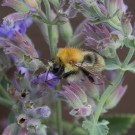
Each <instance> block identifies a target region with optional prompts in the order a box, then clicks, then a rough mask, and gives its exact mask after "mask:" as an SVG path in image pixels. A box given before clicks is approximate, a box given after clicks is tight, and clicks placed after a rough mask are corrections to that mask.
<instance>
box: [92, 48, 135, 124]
mask: <svg viewBox="0 0 135 135" xmlns="http://www.w3.org/2000/svg"><path fill="white" fill-rule="evenodd" d="M133 54H134V49H133V48H131V49H130V50H129V52H128V55H127V57H126V59H125V61H124V63H123V65H122V66H126V65H127V64H128V63H129V61H130V60H131V58H132V56H133ZM124 73H125V71H122V70H120V72H119V74H118V76H117V77H116V79H115V80H114V81H113V82H112V85H109V86H108V88H107V89H106V90H105V92H104V93H103V95H102V96H101V98H100V100H99V103H98V106H97V110H96V112H95V114H94V118H95V121H96V122H98V119H99V117H100V114H101V113H102V109H103V106H104V104H105V102H106V100H107V98H108V97H109V96H110V94H111V93H112V92H113V90H114V89H115V88H116V86H117V85H118V84H119V83H120V81H121V79H122V77H123V75H124Z"/></svg>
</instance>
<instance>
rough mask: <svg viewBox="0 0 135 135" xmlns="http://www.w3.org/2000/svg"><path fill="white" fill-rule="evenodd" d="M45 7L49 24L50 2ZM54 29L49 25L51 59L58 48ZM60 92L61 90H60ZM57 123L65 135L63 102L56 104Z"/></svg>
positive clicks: (44, 0) (60, 134)
mask: <svg viewBox="0 0 135 135" xmlns="http://www.w3.org/2000/svg"><path fill="white" fill-rule="evenodd" d="M43 2H44V5H45V7H46V16H47V19H48V20H49V22H51V8H50V3H49V1H48V0H43ZM52 34H53V29H52V25H51V24H50V25H49V24H48V38H49V49H50V55H51V58H53V57H54V56H55V52H56V46H55V45H54V44H53V38H52V37H53V36H52ZM58 90H59V88H58ZM56 123H57V130H58V134H59V135H63V125H62V106H61V101H57V102H56Z"/></svg>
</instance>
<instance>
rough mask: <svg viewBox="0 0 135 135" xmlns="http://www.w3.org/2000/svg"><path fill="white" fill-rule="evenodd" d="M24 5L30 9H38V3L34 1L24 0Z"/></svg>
mask: <svg viewBox="0 0 135 135" xmlns="http://www.w3.org/2000/svg"><path fill="white" fill-rule="evenodd" d="M25 3H27V4H28V5H29V6H30V7H32V8H38V3H37V1H36V0H25Z"/></svg>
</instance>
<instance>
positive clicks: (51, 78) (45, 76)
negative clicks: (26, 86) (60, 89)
mask: <svg viewBox="0 0 135 135" xmlns="http://www.w3.org/2000/svg"><path fill="white" fill-rule="evenodd" d="M32 84H34V85H37V86H41V87H42V86H43V87H44V86H46V84H47V85H48V86H50V87H55V86H56V85H57V84H58V78H57V76H55V75H54V74H52V73H50V72H45V73H42V74H40V75H39V76H38V77H37V78H35V79H33V80H32Z"/></svg>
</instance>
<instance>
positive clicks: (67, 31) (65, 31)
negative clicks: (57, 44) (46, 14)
mask: <svg viewBox="0 0 135 135" xmlns="http://www.w3.org/2000/svg"><path fill="white" fill-rule="evenodd" d="M60 33H61V36H62V37H63V38H64V39H65V40H67V41H68V40H69V39H70V38H71V37H72V34H73V30H72V26H71V24H70V22H69V21H68V22H66V23H65V24H63V25H60Z"/></svg>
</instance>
